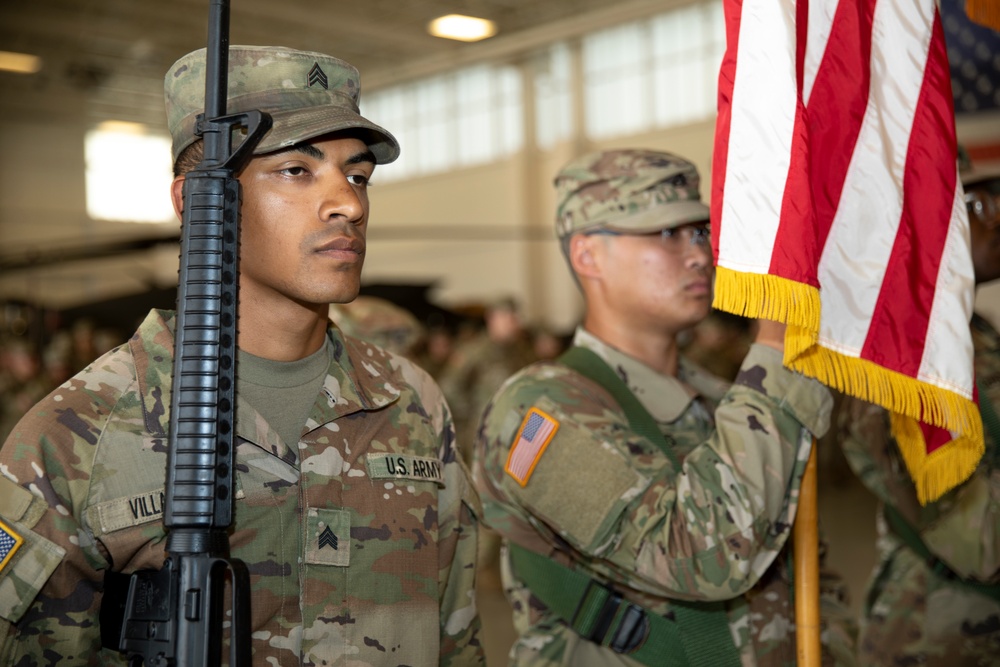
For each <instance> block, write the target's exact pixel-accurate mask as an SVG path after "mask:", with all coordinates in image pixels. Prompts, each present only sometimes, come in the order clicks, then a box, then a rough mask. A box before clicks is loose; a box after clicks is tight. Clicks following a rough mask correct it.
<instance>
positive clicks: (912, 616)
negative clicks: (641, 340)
mask: <svg viewBox="0 0 1000 667" xmlns="http://www.w3.org/2000/svg"><path fill="white" fill-rule="evenodd" d="M962 153H964V152H963V151H960V155H961V154H962ZM962 166H963V169H962V182H963V185H964V188H965V204H966V207H967V209H968V212H969V227H970V233H971V244H972V262H973V267H974V269H975V277H976V284H977V285H982V284H984V283H987V282H990V281H993V280H997V279H998V278H1000V169H998V170H994V171H988V172H984V171H979V172H977V171H975V170H972V169H971V168H970V167H969V165H968V164H967V162H965V163H964V164H963V165H962ZM971 329H972V344H973V349H974V351H975V360H974V366H975V374H976V384H977V385H978V388H979V406H980V411H981V413H982V418H983V434H984V437H985V440H986V452H985V454H984V455H983V458H982V460H981V462H980V464H979V467H978V468H977V470H976V471H975V473H973V475H972V477H971V478H969V479H968V480H967V481H966V482H964V483H963V484H961V485H960V486H958V487H956V488H954V489H952V490H951V491H949V492H948V493H947V494H945V495H944V496H943V497H942V498H940V499H939V500H937V501H935V502H933V503H930V504H928V505H927V506H925V507H922V506H921V505H920V503H919V502H918V501H917V495H916V491H915V488H914V485H913V481H912V480H911V479H910V476H909V475H908V473H907V471H906V466H905V464H904V462H903V459H902V455H901V454H900V452H899V449H898V447H897V445H896V441H895V440H894V439H893V437H892V435H891V433H890V427H889V417H888V414H887V413H886V411H885V410H883V409H882V408H880V407H878V406H876V405H873V404H870V403H866V402H863V401H860V400H857V399H854V398H849V399H845V403H844V406H843V407H842V410H841V418H840V432H841V433H842V434H843V441H842V444H843V449H844V453H845V454H846V455H847V459H848V461H849V462H850V465H851V467H852V468H853V469H854V471H855V472H856V473H857V474H858V476H859V477H860V478H861V481H862V482H863V483H864V484H865V486H867V487H868V488H869V489H870V490H871V491H872V492H873V493H874V494H875V495H876V496H877V497H878V499H879V501H880V503H879V504H880V509H881V512H880V513H879V514H878V516H877V527H878V534H879V540H878V552H879V561H880V562H879V564H878V566H877V567H876V570H875V572H874V574H873V577H872V579H871V581H870V582H869V590H868V593H867V596H866V598H865V604H864V608H863V610H862V618H861V634H860V637H859V641H858V651H859V655H860V659H861V664H863V665H866V666H871V667H875V666H879V667H909V666H910V665H931V666H933V665H940V666H944V667H960V666H965V665H969V666H972V665H996V664H1000V420H998V418H997V413H998V411H1000V333H998V332H997V329H996V328H995V327H994V326H993V325H992V324H991V323H990V322H988V321H987V320H986V319H985V318H984V317H982V316H981V315H979V314H973V317H972V322H971Z"/></svg>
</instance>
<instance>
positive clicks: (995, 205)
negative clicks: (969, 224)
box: [965, 190, 1000, 223]
mask: <svg viewBox="0 0 1000 667" xmlns="http://www.w3.org/2000/svg"><path fill="white" fill-rule="evenodd" d="M965 207H966V209H968V211H969V217H970V218H971V217H975V218H976V219H977V220H979V222H982V223H988V222H993V221H994V220H996V219H997V215H998V214H1000V194H996V193H992V192H988V191H986V190H973V191H972V192H966V193H965Z"/></svg>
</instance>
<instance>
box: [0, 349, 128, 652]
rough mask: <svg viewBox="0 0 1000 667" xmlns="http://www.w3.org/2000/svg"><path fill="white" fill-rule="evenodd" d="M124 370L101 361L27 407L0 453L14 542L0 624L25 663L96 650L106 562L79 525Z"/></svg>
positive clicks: (6, 517)
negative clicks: (19, 541) (16, 544)
mask: <svg viewBox="0 0 1000 667" xmlns="http://www.w3.org/2000/svg"><path fill="white" fill-rule="evenodd" d="M131 368H132V367H131V365H130V363H129V355H128V352H127V351H124V350H119V351H117V352H115V353H111V354H109V355H107V356H106V357H103V358H102V359H101V360H99V362H95V364H93V365H92V366H91V367H89V368H88V369H86V370H85V371H83V372H81V373H80V374H78V375H77V376H75V377H74V378H72V379H70V380H69V381H68V382H66V383H65V384H63V385H62V386H61V387H59V388H58V389H56V390H55V391H53V392H52V393H51V394H50V395H49V396H48V397H46V398H45V399H44V400H42V401H41V402H40V403H38V404H37V405H36V406H34V407H33V408H32V409H31V410H30V411H29V412H28V413H27V414H26V415H25V417H24V418H23V419H22V420H21V421H20V422H19V423H18V425H17V426H16V427H15V429H14V430H13V431H12V433H11V434H10V436H9V437H8V438H7V440H6V442H5V443H4V444H3V448H2V449H0V471H2V475H3V477H2V478H0V499H2V500H0V517H2V521H3V523H4V524H6V529H5V531H6V532H8V534H9V533H16V534H17V536H18V537H19V538H21V539H23V543H22V544H21V545H20V547H19V548H18V550H17V553H14V554H13V555H12V558H11V559H10V560H9V561H8V562H7V564H6V565H5V566H4V567H3V568H2V569H0V593H2V595H0V599H2V600H3V603H2V604H0V606H2V607H3V609H2V612H0V616H2V617H3V618H5V619H6V620H7V621H9V622H10V623H11V624H12V628H11V632H10V633H9V634H11V635H15V634H16V636H17V638H18V639H17V642H16V645H15V648H16V650H17V651H19V652H20V653H18V656H16V657H17V659H22V660H25V662H26V664H27V663H31V664H35V663H38V664H42V663H45V662H49V661H51V659H52V657H53V656H55V657H57V658H59V659H61V660H65V661H66V662H77V661H83V662H85V661H86V660H87V659H89V657H90V656H91V655H94V654H96V653H97V652H99V651H100V627H99V625H98V623H97V622H96V620H95V619H96V618H97V617H98V612H99V609H100V591H101V589H102V579H103V574H102V572H101V571H102V570H103V569H104V568H106V567H108V562H107V560H106V559H105V557H104V555H103V553H102V552H101V550H100V548H99V546H98V544H97V542H96V540H95V538H94V535H93V533H92V532H91V531H90V530H89V529H88V528H87V526H86V522H85V521H84V519H83V516H84V514H85V511H86V509H87V506H88V503H89V500H90V489H91V473H92V470H93V463H94V459H95V456H96V450H97V449H98V446H99V443H100V438H101V434H102V432H103V430H104V426H105V424H106V423H107V421H108V419H109V416H110V415H111V414H113V413H114V411H115V409H116V406H117V404H118V401H119V399H120V398H121V395H122V389H123V388H124V387H127V386H128V385H129V383H130V382H132V380H133V377H134V376H133V372H132V371H131ZM123 369H124V371H125V373H124V375H122V374H119V371H121V370H123ZM10 591H14V592H16V597H14V598H12V597H11V596H9V595H8V593H9V592H10ZM84 656H86V657H84Z"/></svg>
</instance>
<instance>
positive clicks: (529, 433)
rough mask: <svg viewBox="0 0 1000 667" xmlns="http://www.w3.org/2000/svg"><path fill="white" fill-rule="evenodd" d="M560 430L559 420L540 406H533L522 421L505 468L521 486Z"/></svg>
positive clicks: (524, 484) (526, 483) (526, 481)
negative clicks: (540, 408) (539, 407)
mask: <svg viewBox="0 0 1000 667" xmlns="http://www.w3.org/2000/svg"><path fill="white" fill-rule="evenodd" d="M558 430H559V422H558V421H557V420H555V419H553V418H552V417H550V416H549V415H547V414H545V413H544V412H542V411H541V410H539V409H538V408H531V409H530V410H528V414H527V415H525V416H524V421H523V422H521V428H520V429H518V432H517V438H516V439H515V440H514V444H513V445H512V446H511V448H510V454H508V455H507V465H506V466H504V470H506V471H507V474H508V475H510V476H511V477H513V478H514V479H515V480H517V483H518V484H520V485H521V486H527V485H528V480H529V479H530V478H531V473H533V472H534V471H535V466H536V465H538V461H539V459H541V458H542V454H544V453H545V448H546V447H548V446H549V442H551V441H552V437H553V436H554V435H555V434H556V431H558Z"/></svg>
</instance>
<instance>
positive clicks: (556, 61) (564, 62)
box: [535, 42, 573, 150]
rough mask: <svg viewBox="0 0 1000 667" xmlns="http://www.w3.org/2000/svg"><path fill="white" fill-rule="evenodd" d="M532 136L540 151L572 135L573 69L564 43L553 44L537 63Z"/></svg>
mask: <svg viewBox="0 0 1000 667" xmlns="http://www.w3.org/2000/svg"><path fill="white" fill-rule="evenodd" d="M535 134H536V141H537V142H538V147H539V148H541V149H543V150H544V149H548V148H552V147H553V146H555V145H556V144H557V143H559V142H560V141H563V140H564V139H568V138H569V137H570V136H572V134H573V94H572V67H571V55H570V50H569V45H568V44H566V42H559V43H558V44H553V45H552V47H551V48H549V49H548V50H547V51H546V52H545V53H544V54H542V55H541V56H540V57H539V58H538V59H537V60H536V65H535Z"/></svg>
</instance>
